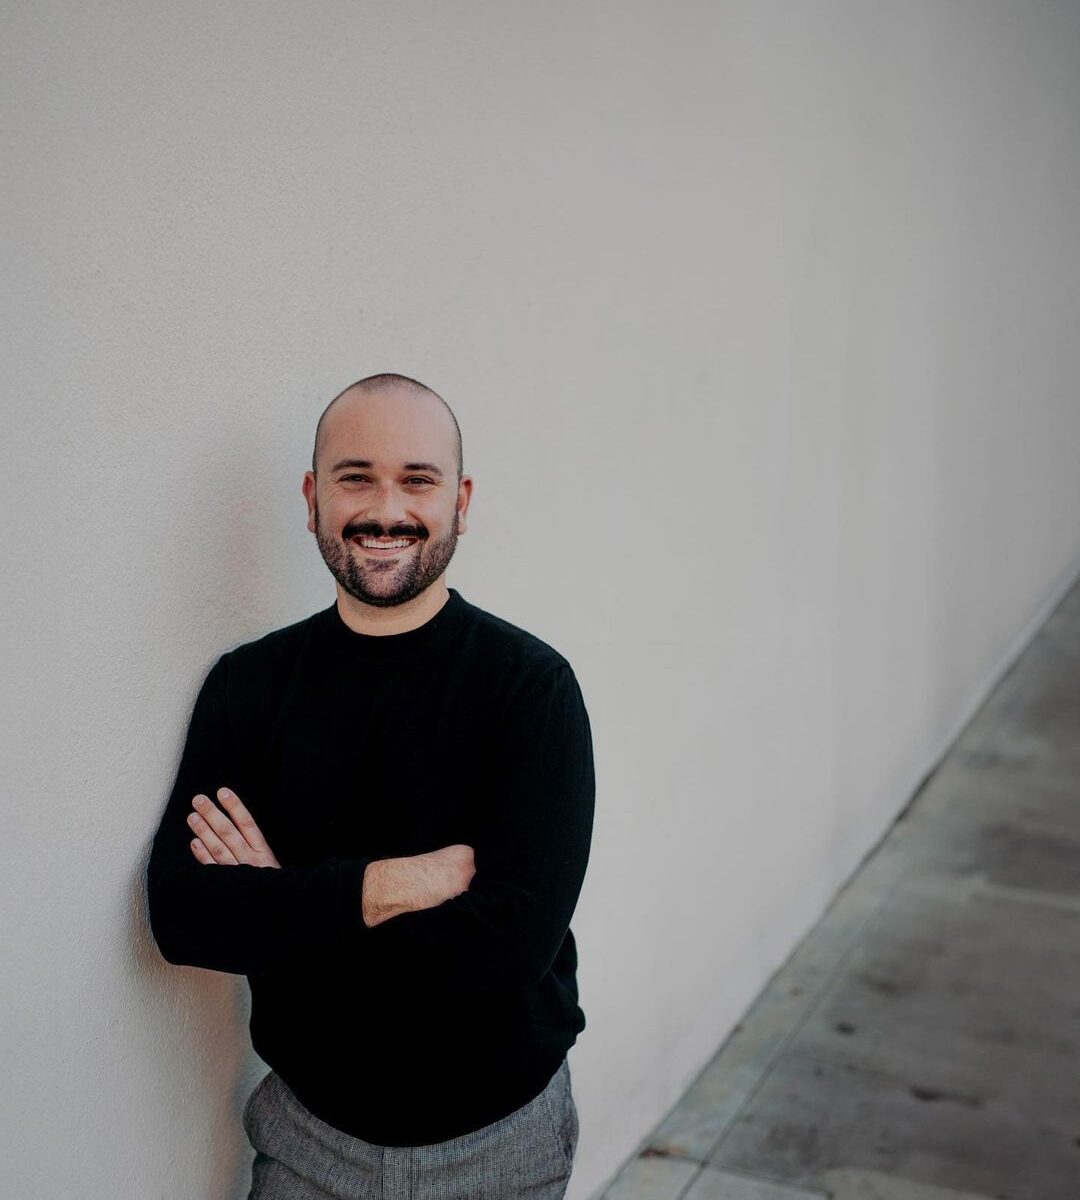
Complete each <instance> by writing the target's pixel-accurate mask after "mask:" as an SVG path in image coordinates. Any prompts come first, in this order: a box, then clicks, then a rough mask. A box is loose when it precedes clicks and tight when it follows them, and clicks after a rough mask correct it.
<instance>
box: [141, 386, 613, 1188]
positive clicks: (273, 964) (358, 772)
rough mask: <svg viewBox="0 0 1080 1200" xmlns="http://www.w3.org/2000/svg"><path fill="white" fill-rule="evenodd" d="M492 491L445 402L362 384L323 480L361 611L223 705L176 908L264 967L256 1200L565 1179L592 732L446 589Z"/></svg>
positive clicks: (499, 624) (192, 949)
mask: <svg viewBox="0 0 1080 1200" xmlns="http://www.w3.org/2000/svg"><path fill="white" fill-rule="evenodd" d="M472 483H473V481H472V479H471V478H470V477H469V476H467V475H464V474H463V473H462V457H461V437H460V431H459V430H458V426H457V421H456V420H455V418H454V416H453V413H452V412H451V411H450V409H449V407H448V406H447V405H446V404H445V402H444V401H443V400H442V399H441V397H439V396H438V395H436V394H435V393H434V392H432V391H430V389H428V388H426V387H425V386H424V385H422V384H420V383H417V382H416V381H415V380H410V379H407V378H405V377H403V376H399V375H378V376H371V377H369V378H367V379H363V380H360V381H359V382H358V383H355V384H353V385H351V386H350V387H348V388H346V389H345V391H344V392H342V393H341V394H340V395H338V396H337V397H335V399H334V400H333V401H331V403H330V404H329V406H328V407H327V409H326V411H325V412H324V413H323V415H322V417H321V419H320V421H319V426H318V430H317V432H316V440H315V452H314V455H313V458H312V469H311V470H310V471H308V472H306V473H305V476H304V481H303V494H304V497H305V499H306V501H307V509H308V529H309V530H311V532H312V533H314V535H315V538H316V541H317V543H318V546H319V550H320V552H321V553H322V556H323V559H324V561H325V562H326V565H327V566H328V567H329V569H330V571H331V573H332V574H333V576H334V578H335V580H336V581H337V598H336V601H335V603H334V604H333V605H332V606H331V607H329V608H328V609H325V610H323V611H322V612H319V613H316V614H314V615H313V616H311V617H308V618H307V619H305V620H302V621H299V622H297V623H296V624H293V625H290V626H287V627H286V628H284V629H279V630H276V631H275V632H273V633H269V634H267V635H266V636H265V637H262V638H260V639H258V640H257V641H253V642H249V643H246V644H244V645H241V646H238V647H237V648H236V649H234V650H232V651H231V652H229V653H226V654H224V655H223V656H222V657H221V658H219V659H218V661H217V662H216V663H215V664H214V666H213V667H212V668H211V670H210V672H209V674H208V675H207V677H206V679H205V681H204V683H203V686H202V689H201V691H200V693H199V696H198V699H197V700H196V703H195V709H194V712H193V714H192V718H191V724H190V728H189V730H188V736H187V741H186V744H185V747H184V752H183V756H182V759H181V763H180V767H179V770H178V773H177V777H176V781H175V784H174V787H173V790H172V794H171V797H170V799H169V802H168V805H167V807H166V811H165V814H164V816H163V818H162V821H161V825H160V827H159V829H158V831H157V834H156V836H155V838H154V843H153V848H152V850H151V855H150V862H149V866H148V872H147V875H148V879H147V882H148V896H149V905H150V921H151V927H152V929H153V933H154V936H155V938H156V939H157V942H158V945H159V947H160V949H161V951H162V953H163V955H164V956H165V958H167V959H168V960H169V961H170V962H173V963H181V964H188V965H193V966H201V967H208V968H210V969H212V970H218V971H229V972H234V973H236V974H243V975H246V976H247V978H248V983H249V986H250V989H251V1004H252V1007H251V1035H252V1042H253V1044H254V1047H255V1049H256V1051H257V1052H258V1054H259V1055H260V1056H261V1057H262V1059H263V1060H264V1061H265V1062H266V1063H267V1064H268V1065H269V1066H270V1067H271V1071H270V1073H269V1074H268V1075H267V1076H266V1077H265V1078H264V1079H263V1080H262V1082H261V1083H260V1084H259V1085H258V1086H257V1087H256V1089H255V1091H254V1092H253V1093H252V1096H251V1098H250V1099H249V1100H248V1102H247V1106H246V1108H245V1110H244V1127H245V1130H246V1132H247V1134H248V1137H249V1138H250V1139H251V1142H252V1145H253V1146H254V1148H255V1151H256V1153H255V1159H254V1164H253V1171H252V1189H251V1192H250V1197H249V1200H286V1198H288V1200H316V1198H318V1200H324V1198H326V1197H330V1196H333V1197H337V1198H339V1200H340V1198H355V1200H360V1198H361V1197H394V1198H396V1197H403V1198H404V1197H409V1198H413V1197H415V1198H416V1200H421V1198H425V1197H427V1198H431V1200H435V1198H436V1197H438V1198H439V1200H450V1198H454V1197H460V1198H461V1200H478V1198H484V1197H490V1198H492V1200H496V1198H497V1200H508V1198H512V1197H515V1196H524V1195H526V1194H527V1195H528V1196H530V1197H535V1198H537V1200H540V1198H544V1197H552V1198H554V1197H561V1196H562V1195H563V1194H564V1192H565V1189H566V1183H567V1180H568V1178H569V1175H570V1169H571V1165H572V1161H573V1156H574V1152H575V1150H576V1145H577V1132H578V1121H577V1112H576V1108H575V1106H574V1101H573V1097H572V1095H571V1091H570V1077H569V1067H568V1064H567V1061H566V1054H567V1051H568V1050H569V1048H570V1047H571V1046H572V1045H573V1044H574V1042H575V1041H576V1039H577V1035H578V1034H579V1033H580V1032H581V1031H582V1029H583V1028H584V1026H585V1018H584V1015H583V1013H582V1011H581V1008H580V1007H579V1005H578V1002H577V1001H578V991H577V983H576V966H577V952H576V947H575V943H574V938H573V935H572V933H571V932H570V928H569V923H570V918H571V915H572V913H573V911H574V907H575V905H576V902H577V898H578V894H579V891H580V888H581V884H582V880H583V877H584V873H585V867H586V863H587V860H588V854H589V843H590V838H591V831H592V819H593V801H594V771H593V756H592V742H591V734H590V727H589V719H588V715H587V713H586V710H585V705H584V702H583V699H582V696H581V692H580V689H579V687H578V684H577V681H576V679H575V676H574V673H573V670H572V669H571V667H570V664H569V663H568V662H567V660H566V659H565V658H564V657H563V656H562V655H561V654H559V653H558V652H557V651H555V650H554V649H552V648H551V647H550V646H548V645H547V644H546V643H544V642H542V641H541V640H540V639H538V638H536V637H534V636H532V635H531V634H529V633H526V632H525V631H524V630H521V629H519V628H517V627H516V626H514V625H511V624H509V623H508V622H506V621H503V620H501V619H500V618H498V617H495V616H493V615H491V614H490V613H487V612H485V611H484V610H482V609H480V608H477V607H476V606H474V605H472V604H470V603H469V602H468V601H467V600H466V599H465V598H464V597H463V596H462V595H461V594H460V593H459V592H457V591H456V590H455V589H453V588H448V587H447V584H446V568H447V565H448V564H449V562H450V560H451V558H452V557H453V554H454V549H455V547H456V544H457V538H458V536H459V535H460V534H462V533H464V532H465V519H466V512H467V510H468V506H469V500H470V497H471V495H472Z"/></svg>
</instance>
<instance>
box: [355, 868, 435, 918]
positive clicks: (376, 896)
mask: <svg viewBox="0 0 1080 1200" xmlns="http://www.w3.org/2000/svg"><path fill="white" fill-rule="evenodd" d="M422 857H423V856H422V855H418V856H415V857H411V858H379V859H376V860H375V861H374V862H370V863H368V865H367V868H366V869H365V871H364V884H363V888H362V895H361V909H362V914H363V920H364V924H365V925H368V926H375V925H381V924H382V922H383V921H389V920H390V918H391V917H397V916H400V915H401V914H402V913H406V912H413V911H415V910H417V909H421V908H425V907H427V905H426V903H424V902H423V888H422V883H423V879H422V876H423V869H422V866H421V864H420V863H419V861H418V860H419V859H420V858H422Z"/></svg>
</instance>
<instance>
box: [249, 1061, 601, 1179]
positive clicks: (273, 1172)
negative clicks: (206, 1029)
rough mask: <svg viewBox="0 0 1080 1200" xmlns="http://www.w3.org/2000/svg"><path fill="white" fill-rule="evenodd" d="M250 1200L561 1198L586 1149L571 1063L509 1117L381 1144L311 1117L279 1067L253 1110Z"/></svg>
mask: <svg viewBox="0 0 1080 1200" xmlns="http://www.w3.org/2000/svg"><path fill="white" fill-rule="evenodd" d="M244 1131H245V1132H246V1133H247V1136H248V1140H249V1141H250V1142H251V1144H252V1146H253V1147H254V1148H255V1161H254V1163H253V1164H252V1174H251V1179H252V1182H251V1191H250V1192H249V1193H248V1200H516V1198H517V1197H528V1198H529V1200H561V1197H562V1196H564V1195H565V1193H566V1185H567V1183H568V1181H569V1179H570V1170H571V1167H572V1166H573V1161H574V1153H575V1151H576V1150H577V1139H578V1114H577V1108H576V1106H575V1104H574V1098H573V1096H572V1095H571V1092H570V1066H569V1063H568V1062H567V1060H566V1059H563V1061H562V1064H561V1066H560V1067H559V1069H558V1070H557V1071H556V1072H555V1074H554V1075H553V1076H552V1078H551V1082H550V1083H549V1084H548V1085H547V1087H545V1088H544V1090H543V1091H542V1092H541V1093H540V1094H539V1095H538V1096H536V1097H535V1098H534V1099H533V1100H530V1101H529V1103H528V1104H526V1105H524V1106H523V1107H522V1108H519V1109H518V1110H517V1111H516V1112H512V1113H511V1114H510V1115H509V1116H507V1117H503V1118H502V1119H501V1120H499V1121H495V1122H494V1123H493V1124H491V1125H485V1126H484V1127H483V1128H482V1129H477V1130H475V1131H474V1132H473V1133H467V1134H464V1135H463V1136H461V1137H456V1138H451V1139H450V1140H449V1141H445V1142H436V1143H434V1144H433V1145H430V1146H377V1145H374V1144H373V1143H372V1142H365V1141H363V1140H362V1139H360V1138H354V1137H350V1136H349V1135H348V1134H345V1133H342V1132H341V1131H340V1130H338V1129H335V1128H334V1127H333V1126H332V1125H327V1124H326V1122H325V1121H320V1120H319V1118H318V1117H316V1116H314V1115H313V1114H312V1113H310V1112H308V1110H307V1109H306V1108H304V1107H303V1105H302V1104H301V1103H300V1102H299V1100H297V1099H296V1097H295V1096H294V1095H293V1094H292V1092H291V1091H290V1090H289V1089H288V1088H287V1087H286V1086H285V1084H284V1083H283V1082H282V1081H281V1078H280V1076H278V1075H276V1074H275V1073H274V1072H273V1071H271V1072H270V1073H269V1074H268V1075H267V1076H266V1077H265V1078H264V1079H263V1080H262V1082H261V1083H259V1084H258V1086H257V1087H256V1088H255V1090H254V1091H253V1092H252V1093H251V1097H250V1098H249V1100H248V1102H247V1105H246V1107H245V1108H244Z"/></svg>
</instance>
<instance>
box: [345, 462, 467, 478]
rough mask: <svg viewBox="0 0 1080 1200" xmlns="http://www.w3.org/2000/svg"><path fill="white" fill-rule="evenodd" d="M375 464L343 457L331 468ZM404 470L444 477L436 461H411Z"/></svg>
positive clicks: (367, 466)
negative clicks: (425, 472)
mask: <svg viewBox="0 0 1080 1200" xmlns="http://www.w3.org/2000/svg"><path fill="white" fill-rule="evenodd" d="M372 466H373V464H372V463H371V462H370V461H369V460H368V459H366V458H343V459H342V460H341V461H340V462H336V463H334V465H333V466H332V467H331V468H330V470H331V471H342V470H344V469H345V468H346V467H365V468H369V469H370V468H371V467H372ZM402 470H403V471H427V472H428V473H429V474H431V475H438V477H439V478H440V479H442V477H443V473H442V470H441V469H440V468H439V467H437V466H436V465H435V464H434V463H427V462H410V463H403V464H402Z"/></svg>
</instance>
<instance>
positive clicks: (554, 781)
mask: <svg viewBox="0 0 1080 1200" xmlns="http://www.w3.org/2000/svg"><path fill="white" fill-rule="evenodd" d="M489 781H490V786H489V787H487V788H486V789H485V794H484V796H483V798H482V803H481V810H480V813H479V820H478V824H477V828H476V829H475V831H474V835H473V836H474V842H473V846H474V850H475V859H476V873H475V875H474V876H473V879H472V881H471V883H470V886H469V889H468V891H466V892H463V893H462V894H461V895H459V896H455V897H453V898H452V899H449V900H446V901H444V902H443V903H442V904H440V905H438V906H436V907H434V908H429V909H423V910H421V911H419V912H408V913H403V914H401V915H399V916H396V917H392V918H391V919H389V920H387V921H384V922H383V923H381V924H379V925H377V926H375V927H374V928H372V929H370V930H368V936H367V940H366V942H365V943H364V947H363V960H362V963H361V964H359V965H361V967H362V969H363V973H364V975H365V976H366V978H367V979H368V980H369V981H371V983H372V984H374V985H376V986H379V985H380V984H381V985H383V986H390V987H396V986H399V985H400V986H403V987H408V988H411V989H415V988H416V987H417V986H427V987H430V988H434V989H438V990H450V991H453V992H468V991H475V990H483V989H487V988H492V987H520V986H527V985H530V984H533V983H535V982H537V981H538V980H540V979H541V978H542V977H543V976H544V975H545V974H546V973H547V971H548V970H549V969H550V967H551V964H552V962H553V960H554V958H555V956H556V954H557V952H558V950H559V948H560V946H561V945H562V942H563V939H564V938H565V936H566V933H567V930H568V929H569V925H570V918H571V916H572V914H573V912H574V908H575V906H576V904H577V900H578V895H579V893H580V891H581V886H582V882H583V879H584V875H585V868H586V864H587V862H588V857H589V847H590V841H591V836H592V823H593V810H594V799H595V777H594V765H593V752H592V738H591V731H590V725H589V718H588V714H587V712H586V709H585V703H584V700H583V698H582V694H581V690H580V688H579V686H578V682H577V679H576V678H575V676H574V673H573V670H572V669H571V667H570V665H569V664H568V663H565V662H563V663H561V664H559V665H557V666H555V667H553V668H546V669H545V670H544V671H542V672H540V673H538V674H537V675H536V676H535V677H534V678H532V679H531V680H529V681H527V682H526V683H525V684H524V685H523V686H522V687H521V688H520V689H519V690H518V692H517V693H516V695H515V697H514V699H513V701H512V702H511V704H510V708H509V711H508V713H507V716H506V719H505V721H504V723H503V727H502V729H501V731H500V740H499V744H498V746H497V747H496V750H495V756H494V761H493V764H492V771H491V773H490V776H489ZM357 919H358V920H360V921H361V923H362V918H357Z"/></svg>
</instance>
